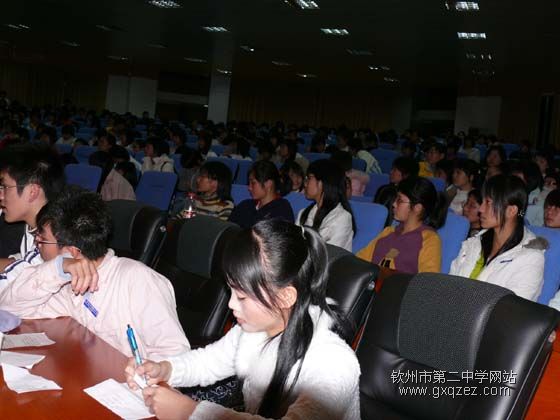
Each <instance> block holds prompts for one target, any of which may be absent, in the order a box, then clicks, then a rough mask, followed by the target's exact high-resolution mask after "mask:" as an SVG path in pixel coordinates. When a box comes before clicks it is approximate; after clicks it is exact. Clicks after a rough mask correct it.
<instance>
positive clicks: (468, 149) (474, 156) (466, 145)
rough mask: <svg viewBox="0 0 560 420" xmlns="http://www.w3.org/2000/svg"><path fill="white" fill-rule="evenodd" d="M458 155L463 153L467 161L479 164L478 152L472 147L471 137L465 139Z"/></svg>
mask: <svg viewBox="0 0 560 420" xmlns="http://www.w3.org/2000/svg"><path fill="white" fill-rule="evenodd" d="M459 153H464V154H466V155H467V159H470V160H474V161H475V162H476V163H480V150H478V149H477V148H476V147H474V139H473V138H472V137H471V136H467V137H465V139H464V140H463V146H461V148H460V149H459Z"/></svg>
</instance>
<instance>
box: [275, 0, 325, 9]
mask: <svg viewBox="0 0 560 420" xmlns="http://www.w3.org/2000/svg"><path fill="white" fill-rule="evenodd" d="M284 3H287V4H289V5H290V6H294V7H297V8H299V9H302V10H314V9H318V8H319V5H318V4H317V3H316V2H314V1H311V0H284Z"/></svg>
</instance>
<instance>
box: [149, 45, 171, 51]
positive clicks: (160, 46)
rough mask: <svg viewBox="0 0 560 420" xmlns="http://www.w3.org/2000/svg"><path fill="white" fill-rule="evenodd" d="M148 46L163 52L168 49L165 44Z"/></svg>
mask: <svg viewBox="0 0 560 420" xmlns="http://www.w3.org/2000/svg"><path fill="white" fill-rule="evenodd" d="M147 46H148V47H150V48H158V49H160V50H163V49H165V48H167V47H166V46H165V45H163V44H147Z"/></svg>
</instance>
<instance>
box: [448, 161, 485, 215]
mask: <svg viewBox="0 0 560 420" xmlns="http://www.w3.org/2000/svg"><path fill="white" fill-rule="evenodd" d="M477 175H478V165H477V164H476V162H475V161H474V160H470V159H459V160H458V161H457V162H456V164H455V169H453V186H454V187H455V194H454V196H453V199H452V200H451V203H450V204H449V209H450V210H452V211H453V212H454V213H455V214H463V206H464V205H465V203H466V201H467V197H468V195H469V192H470V191H471V190H472V189H473V188H474V185H475V184H476V177H477Z"/></svg>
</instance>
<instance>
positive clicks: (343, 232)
mask: <svg viewBox="0 0 560 420" xmlns="http://www.w3.org/2000/svg"><path fill="white" fill-rule="evenodd" d="M304 210H305V209H302V210H300V212H299V214H298V217H297V219H296V224H297V225H298V226H301V225H305V226H313V219H314V218H315V214H316V213H317V204H315V205H314V206H313V208H312V209H311V211H310V212H309V215H308V216H307V220H305V222H304V221H302V220H301V216H302V214H303V211H304ZM319 235H321V238H323V239H324V241H325V242H326V243H328V244H331V245H336V246H339V247H341V248H344V249H346V250H347V251H350V252H352V237H353V236H354V231H353V230H352V215H351V214H350V213H349V212H347V211H346V210H344V207H342V205H341V204H340V203H338V204H337V206H336V207H335V208H334V209H332V210H331V211H330V212H329V213H328V214H327V215H326V216H325V218H324V219H323V221H322V222H321V226H320V227H319Z"/></svg>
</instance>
